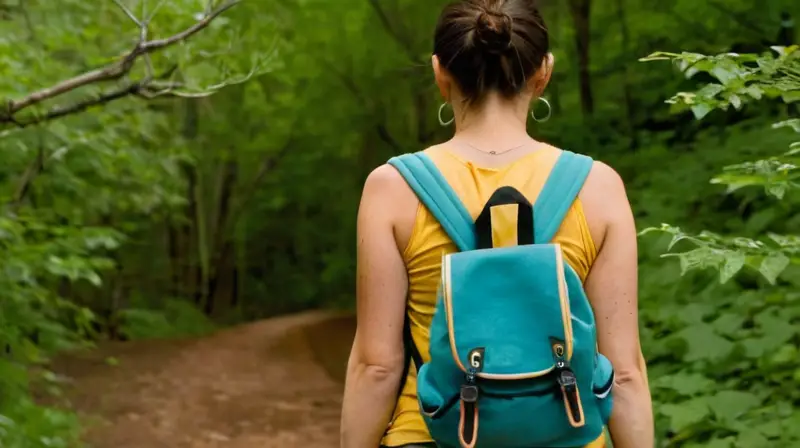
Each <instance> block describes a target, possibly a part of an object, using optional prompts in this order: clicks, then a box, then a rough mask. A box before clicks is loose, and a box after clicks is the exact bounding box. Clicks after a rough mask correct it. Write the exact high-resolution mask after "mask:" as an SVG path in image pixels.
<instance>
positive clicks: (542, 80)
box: [528, 53, 556, 98]
mask: <svg viewBox="0 0 800 448" xmlns="http://www.w3.org/2000/svg"><path fill="white" fill-rule="evenodd" d="M555 62H556V60H555V56H553V53H547V56H545V57H544V59H543V60H542V66H541V67H539V70H537V71H536V73H535V74H534V75H533V76H531V79H530V80H528V88H529V89H530V91H531V92H533V96H534V98H538V97H540V96H542V94H543V93H544V89H546V88H547V84H549V83H550V78H551V77H552V75H553V66H554V65H555Z"/></svg>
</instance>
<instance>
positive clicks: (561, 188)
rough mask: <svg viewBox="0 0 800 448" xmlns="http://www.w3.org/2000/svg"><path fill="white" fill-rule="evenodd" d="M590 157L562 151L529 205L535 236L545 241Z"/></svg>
mask: <svg viewBox="0 0 800 448" xmlns="http://www.w3.org/2000/svg"><path fill="white" fill-rule="evenodd" d="M593 164H594V161H593V160H592V159H591V158H590V157H587V156H584V155H580V154H575V153H573V152H570V151H562V152H561V154H560V155H559V156H558V160H556V163H555V165H554V166H553V169H552V170H551V171H550V175H549V176H548V178H547V182H545V184H544V187H543V188H542V191H541V192H540V193H539V198H538V199H537V200H536V204H534V206H533V215H534V216H535V217H536V222H535V224H536V228H535V240H536V243H538V244H545V243H549V242H550V241H552V240H553V237H554V236H555V235H556V233H557V232H558V229H559V228H561V223H562V222H563V221H564V217H565V216H566V215H567V212H569V209H570V208H571V207H572V203H573V202H575V199H576V198H577V197H578V194H579V193H580V192H581V188H583V184H584V182H586V178H587V177H588V176H589V172H591V171H592V165H593Z"/></svg>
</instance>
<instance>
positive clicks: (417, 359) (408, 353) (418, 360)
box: [397, 312, 423, 399]
mask: <svg viewBox="0 0 800 448" xmlns="http://www.w3.org/2000/svg"><path fill="white" fill-rule="evenodd" d="M403 350H404V351H405V357H404V361H403V376H402V377H401V378H400V388H399V389H397V398H398V399H400V395H402V393H403V388H405V387H406V381H408V375H409V374H410V373H411V363H412V362H413V363H414V368H416V369H417V372H418V373H419V369H420V367H422V364H423V362H422V355H420V353H419V350H418V349H417V344H415V343H414V338H413V337H411V318H410V317H409V316H408V312H406V317H405V319H403Z"/></svg>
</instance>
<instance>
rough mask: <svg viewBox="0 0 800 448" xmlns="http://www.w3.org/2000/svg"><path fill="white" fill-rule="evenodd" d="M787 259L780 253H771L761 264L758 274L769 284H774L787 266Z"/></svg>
mask: <svg viewBox="0 0 800 448" xmlns="http://www.w3.org/2000/svg"><path fill="white" fill-rule="evenodd" d="M790 261H791V260H789V257H787V256H786V255H784V254H783V253H782V252H773V253H771V254H770V255H769V256H767V257H766V258H764V261H762V262H761V265H760V266H759V268H758V272H760V273H761V275H763V276H764V278H766V279H767V281H768V282H770V283H771V284H773V285H774V284H775V281H776V280H777V279H778V276H779V275H780V274H781V273H782V272H783V271H784V270H785V269H786V267H787V266H789V262H790Z"/></svg>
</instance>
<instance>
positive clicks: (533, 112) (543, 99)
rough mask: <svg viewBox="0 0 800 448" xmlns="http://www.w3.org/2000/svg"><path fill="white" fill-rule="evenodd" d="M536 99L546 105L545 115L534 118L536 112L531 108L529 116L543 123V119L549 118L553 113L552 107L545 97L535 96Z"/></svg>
mask: <svg viewBox="0 0 800 448" xmlns="http://www.w3.org/2000/svg"><path fill="white" fill-rule="evenodd" d="M536 100H537V101H541V102H543V103H544V105H545V106H547V115H545V116H544V118H536V112H535V111H534V110H533V109H531V118H533V120H534V121H536V122H539V123H544V122H545V121H547V120H549V119H550V116H551V115H553V108H552V107H550V101H547V99H545V98H542V97H539V98H536Z"/></svg>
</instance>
